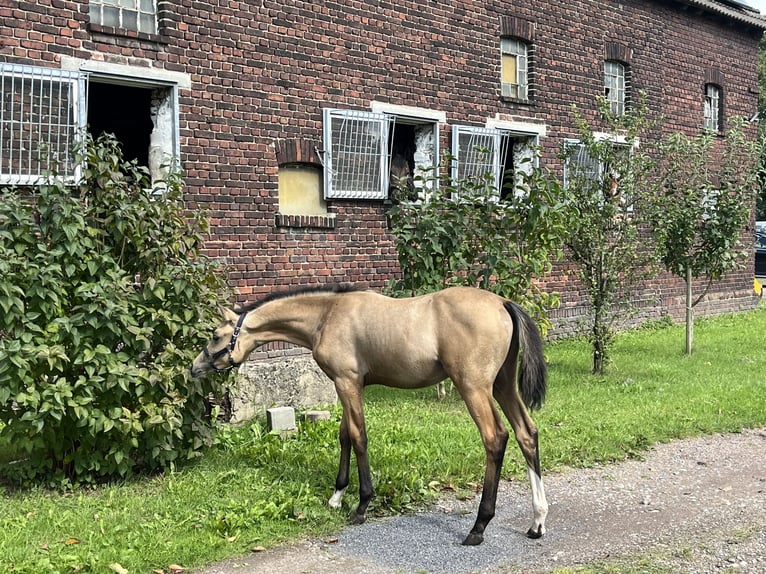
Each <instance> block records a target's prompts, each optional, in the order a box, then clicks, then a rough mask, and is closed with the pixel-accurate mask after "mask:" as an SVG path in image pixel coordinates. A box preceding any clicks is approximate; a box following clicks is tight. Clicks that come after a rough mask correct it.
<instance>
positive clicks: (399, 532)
mask: <svg viewBox="0 0 766 574" xmlns="http://www.w3.org/2000/svg"><path fill="white" fill-rule="evenodd" d="M544 478H545V486H546V491H547V495H548V502H549V505H550V512H549V515H548V522H547V529H548V532H547V533H546V535H545V536H544V537H543V538H542V539H540V540H529V539H527V538H526V537H525V536H524V532H525V531H526V528H527V527H528V523H529V522H530V521H531V496H530V492H529V486H528V484H527V483H522V482H515V481H514V482H503V484H502V485H501V490H500V493H499V496H498V505H497V506H498V512H497V515H496V517H495V519H494V521H493V522H492V523H491V524H490V525H489V527H488V529H487V533H486V538H485V542H484V544H482V545H481V546H479V547H472V548H469V547H463V546H461V545H460V541H461V540H462V538H463V536H464V535H465V534H466V533H467V532H468V530H469V529H470V527H471V525H472V524H473V519H474V518H475V512H476V506H477V504H478V498H476V499H472V500H468V501H459V500H455V499H454V498H444V499H443V500H441V501H440V502H439V504H437V505H436V506H435V507H434V508H432V509H430V510H429V511H427V512H423V513H419V514H416V515H411V516H401V517H395V518H390V519H384V520H371V521H368V522H367V523H366V524H364V525H362V526H357V527H349V528H346V529H344V530H343V531H341V532H339V533H337V534H336V535H335V536H332V537H328V538H326V539H323V540H308V541H305V542H302V543H300V544H296V545H293V546H287V547H282V548H278V549H275V550H269V551H266V552H260V553H254V554H251V555H249V556H245V557H242V558H240V559H236V560H230V561H228V562H225V563H221V564H217V565H214V566H211V567H209V568H207V569H204V570H202V571H201V574H255V573H264V574H288V573H289V574H298V573H312V574H334V573H341V572H342V573H348V574H356V573H359V574H361V573H369V574H389V573H403V574H404V573H415V572H417V573H431V574H463V573H466V574H468V573H487V574H499V573H544V572H551V571H554V570H556V569H563V568H564V567H570V568H575V567H577V566H582V565H587V564H590V563H594V562H609V563H615V564H618V565H619V564H623V565H624V564H636V563H638V562H639V561H640V560H643V563H644V564H646V571H647V572H672V573H689V574H712V573H721V574H723V573H726V574H733V573H741V574H766V429H760V430H746V431H743V432H741V433H737V434H731V435H715V436H710V437H704V438H698V439H690V440H683V441H676V442H672V443H668V444H663V445H659V446H657V447H656V448H654V449H653V450H651V451H650V452H648V453H647V454H646V457H645V458H644V459H643V460H640V461H629V462H625V463H621V464H617V465H611V466H604V467H599V468H595V469H586V470H567V471H565V472H561V473H554V474H549V475H547V476H545V477H544ZM661 568H665V569H664V570H661ZM623 569H626V568H625V567H624V566H623V567H620V568H618V569H617V570H615V571H616V572H620V571H622V570H623ZM630 571H631V573H632V572H639V571H641V570H639V569H635V570H630Z"/></svg>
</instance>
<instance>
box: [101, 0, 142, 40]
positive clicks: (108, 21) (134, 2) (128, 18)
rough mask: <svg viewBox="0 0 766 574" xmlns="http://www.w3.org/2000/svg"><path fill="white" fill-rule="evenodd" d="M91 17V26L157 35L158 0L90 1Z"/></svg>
mask: <svg viewBox="0 0 766 574" xmlns="http://www.w3.org/2000/svg"><path fill="white" fill-rule="evenodd" d="M89 15H90V22H91V24H97V25H99V26H107V27H109V28H115V29H118V30H131V31H134V32H142V33H145V34H156V33H157V4H156V0H90V3H89Z"/></svg>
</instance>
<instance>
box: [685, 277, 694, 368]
mask: <svg viewBox="0 0 766 574" xmlns="http://www.w3.org/2000/svg"><path fill="white" fill-rule="evenodd" d="M693 343H694V307H693V306H692V268H691V266H687V267H686V354H687V355H691V354H692V345H693Z"/></svg>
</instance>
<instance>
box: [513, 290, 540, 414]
mask: <svg viewBox="0 0 766 574" xmlns="http://www.w3.org/2000/svg"><path fill="white" fill-rule="evenodd" d="M505 309H506V311H508V314H509V315H510V316H511V319H512V320H513V329H514V331H516V333H518V337H519V347H520V351H519V353H520V356H521V364H520V366H519V374H518V378H519V391H520V392H521V398H522V400H523V401H524V404H525V405H527V407H529V408H530V409H532V410H534V409H539V408H540V407H541V406H542V404H543V401H544V400H545V388H546V384H547V383H546V380H547V368H546V366H545V356H544V355H543V338H542V336H540V331H539V330H538V329H537V325H535V322H534V321H533V320H532V318H531V317H530V316H529V315H527V313H526V311H524V309H522V308H521V307H520V306H519V305H517V304H516V303H514V302H513V301H506V302H505Z"/></svg>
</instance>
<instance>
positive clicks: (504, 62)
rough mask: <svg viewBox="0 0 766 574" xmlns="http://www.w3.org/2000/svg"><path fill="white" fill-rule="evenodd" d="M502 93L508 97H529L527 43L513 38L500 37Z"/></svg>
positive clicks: (523, 98)
mask: <svg viewBox="0 0 766 574" xmlns="http://www.w3.org/2000/svg"><path fill="white" fill-rule="evenodd" d="M500 55H501V62H500V68H501V76H502V77H501V93H502V95H503V97H506V98H516V99H520V100H526V99H528V98H529V83H528V77H529V57H528V54H527V44H526V43H525V42H522V41H520V40H515V39H513V38H507V37H502V38H500Z"/></svg>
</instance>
